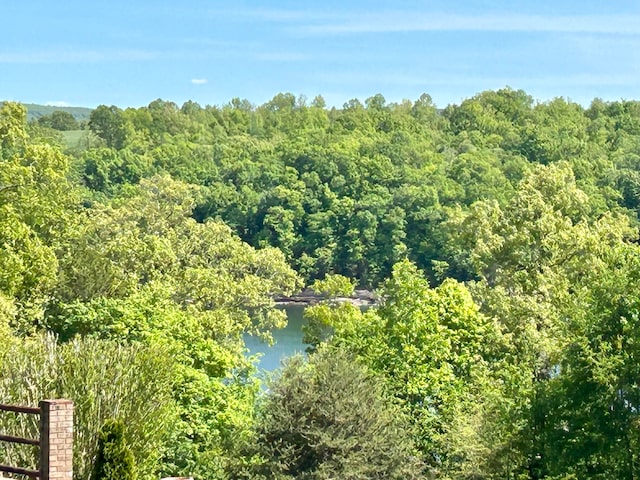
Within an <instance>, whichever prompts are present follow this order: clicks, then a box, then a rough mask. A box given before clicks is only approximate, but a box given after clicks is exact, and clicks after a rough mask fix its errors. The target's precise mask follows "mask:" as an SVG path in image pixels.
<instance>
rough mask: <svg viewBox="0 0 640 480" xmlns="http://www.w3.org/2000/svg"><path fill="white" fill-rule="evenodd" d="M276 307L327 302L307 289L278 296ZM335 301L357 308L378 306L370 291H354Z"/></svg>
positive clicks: (324, 298) (323, 297)
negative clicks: (347, 303)
mask: <svg viewBox="0 0 640 480" xmlns="http://www.w3.org/2000/svg"><path fill="white" fill-rule="evenodd" d="M274 300H275V302H276V305H285V306H286V305H303V306H307V305H317V304H318V303H320V302H321V301H323V300H327V297H325V296H324V295H319V294H317V293H315V292H314V291H313V290H310V289H305V290H302V291H301V292H298V293H296V294H294V295H289V296H285V295H277V296H276V297H274ZM333 300H334V301H336V302H338V303H342V302H349V303H351V304H352V305H355V306H357V307H370V306H373V305H376V304H377V303H378V302H377V297H376V295H375V294H374V293H373V292H371V291H369V290H354V293H353V295H351V296H349V297H335V298H333Z"/></svg>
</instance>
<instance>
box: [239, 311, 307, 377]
mask: <svg viewBox="0 0 640 480" xmlns="http://www.w3.org/2000/svg"><path fill="white" fill-rule="evenodd" d="M280 308H282V309H283V310H285V311H286V312H287V318H288V320H289V322H288V324H287V326H286V327H285V328H282V329H279V330H274V331H273V339H274V340H275V343H274V344H273V345H272V346H269V345H268V344H266V343H264V342H261V341H260V340H259V339H257V338H255V337H252V336H249V335H247V336H246V337H245V339H244V340H245V344H246V345H247V348H248V349H249V354H250V355H254V354H256V353H261V354H262V358H261V359H260V363H258V367H259V368H260V369H261V370H266V371H269V372H271V371H273V370H275V369H277V368H278V367H280V366H281V362H282V360H284V359H285V358H287V357H290V356H291V355H294V354H296V353H303V352H304V349H305V348H306V345H305V344H304V343H302V327H303V325H305V324H306V320H305V319H304V318H302V313H303V312H304V309H305V306H303V305H286V306H283V307H280Z"/></svg>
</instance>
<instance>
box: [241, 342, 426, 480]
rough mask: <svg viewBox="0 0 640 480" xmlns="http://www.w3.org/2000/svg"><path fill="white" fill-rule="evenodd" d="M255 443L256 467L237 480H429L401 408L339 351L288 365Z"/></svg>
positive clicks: (265, 406) (271, 390) (263, 412)
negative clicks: (249, 479) (422, 470)
mask: <svg viewBox="0 0 640 480" xmlns="http://www.w3.org/2000/svg"><path fill="white" fill-rule="evenodd" d="M252 441H253V442H255V443H252V444H251V445H249V447H248V448H249V451H250V453H251V454H252V457H250V458H252V459H253V463H252V464H249V465H248V466H247V465H244V466H243V465H236V468H237V469H238V470H239V471H237V472H235V475H234V478H264V479H267V478H274V479H285V478H305V479H329V478H342V479H346V480H348V479H360V478H371V479H410V478H422V477H421V473H420V472H421V468H420V465H419V463H418V462H416V460H415V454H414V451H413V447H412V442H411V437H410V434H409V427H408V424H407V423H406V422H405V419H404V417H403V416H402V414H401V413H400V411H399V409H398V408H397V407H395V406H394V405H393V404H392V403H391V400H390V399H389V398H388V397H387V396H386V394H385V393H384V389H383V387H382V384H381V383H380V381H379V379H377V378H375V376H372V375H371V374H369V373H368V372H367V370H366V369H365V368H364V367H363V366H361V365H360V364H359V363H358V362H355V361H354V359H353V358H351V357H350V356H349V355H348V354H346V353H345V352H343V351H339V350H338V351H336V350H331V351H328V350H327V351H320V352H318V353H315V354H314V355H313V356H311V357H310V358H309V361H308V362H305V361H304V360H303V358H302V357H294V358H292V359H290V360H289V361H288V362H287V364H286V365H285V366H284V368H283V370H282V371H281V372H280V374H279V375H278V376H277V377H276V378H274V379H273V380H272V381H271V382H270V383H269V386H268V391H267V393H266V397H265V399H264V401H263V403H262V405H261V407H260V413H259V417H258V420H257V423H256V427H255V439H254V440H252ZM243 467H244V468H243Z"/></svg>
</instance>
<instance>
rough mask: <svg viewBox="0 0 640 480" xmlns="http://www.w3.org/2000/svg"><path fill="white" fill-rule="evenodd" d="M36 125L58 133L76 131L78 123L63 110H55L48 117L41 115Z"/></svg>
mask: <svg viewBox="0 0 640 480" xmlns="http://www.w3.org/2000/svg"><path fill="white" fill-rule="evenodd" d="M38 124H40V125H42V126H43V127H49V128H53V129H54V130H60V131H66V130H78V128H79V124H78V121H77V120H76V119H75V117H74V116H73V115H72V114H70V113H69V112H65V111H63V110H56V111H55V112H52V113H51V114H49V115H43V116H42V117H40V118H38Z"/></svg>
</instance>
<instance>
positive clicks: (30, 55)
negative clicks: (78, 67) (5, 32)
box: [0, 49, 159, 64]
mask: <svg viewBox="0 0 640 480" xmlns="http://www.w3.org/2000/svg"><path fill="white" fill-rule="evenodd" d="M158 56H159V55H158V53H156V52H151V51H146V50H129V49H126V50H72V49H49V50H37V51H36V50H34V51H13V52H7V51H5V52H2V51H0V63H16V64H19V63H22V64H43V63H95V62H139V61H146V60H153V59H155V58H158Z"/></svg>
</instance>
